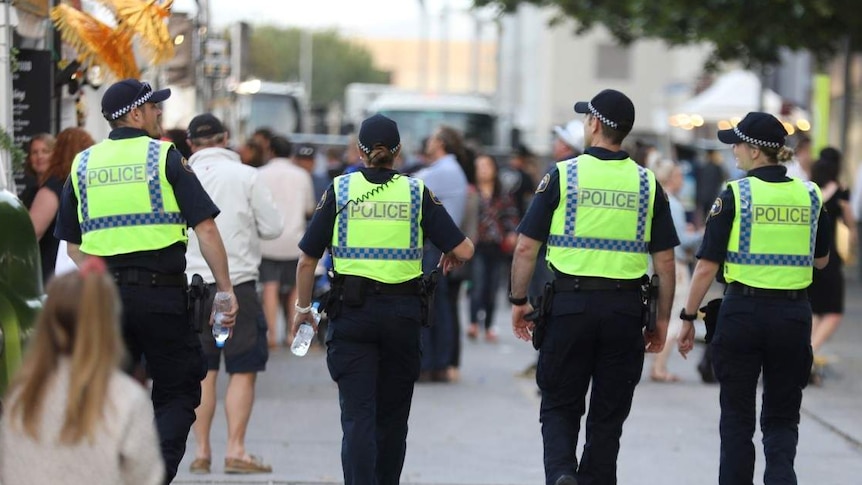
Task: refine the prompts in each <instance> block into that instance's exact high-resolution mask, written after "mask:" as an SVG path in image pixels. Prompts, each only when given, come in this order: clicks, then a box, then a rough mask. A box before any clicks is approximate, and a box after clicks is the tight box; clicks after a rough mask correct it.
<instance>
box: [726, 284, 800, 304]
mask: <svg viewBox="0 0 862 485" xmlns="http://www.w3.org/2000/svg"><path fill="white" fill-rule="evenodd" d="M724 294H725V295H732V296H749V297H755V298H778V299H782V300H807V299H808V290H806V289H805V288H803V289H801V290H773V289H767V288H755V287H753V286H748V285H745V284H742V283H737V282H733V283H730V284H729V285H727V288H726V289H725V290H724Z"/></svg>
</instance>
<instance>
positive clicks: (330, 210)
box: [299, 184, 337, 259]
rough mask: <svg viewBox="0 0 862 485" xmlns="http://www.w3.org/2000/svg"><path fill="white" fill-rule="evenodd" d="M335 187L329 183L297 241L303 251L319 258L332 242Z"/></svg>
mask: <svg viewBox="0 0 862 485" xmlns="http://www.w3.org/2000/svg"><path fill="white" fill-rule="evenodd" d="M336 213H337V211H336V207H335V189H334V188H333V185H332V184H330V185H329V188H328V189H326V192H324V193H323V197H321V198H320V201H319V202H318V203H317V207H316V208H315V209H314V213H313V214H312V215H311V221H310V222H309V223H308V228H307V229H306V230H305V234H304V235H303V236H302V240H300V241H299V249H301V250H302V252H303V253H305V254H307V255H309V256H311V257H313V258H317V259H320V258H322V257H323V253H324V252H326V248H328V247H329V245H330V244H332V231H333V228H334V226H335V215H336Z"/></svg>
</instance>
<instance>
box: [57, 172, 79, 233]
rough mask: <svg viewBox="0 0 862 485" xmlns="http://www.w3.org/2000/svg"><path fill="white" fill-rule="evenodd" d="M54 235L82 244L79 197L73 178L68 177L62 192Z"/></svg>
mask: <svg viewBox="0 0 862 485" xmlns="http://www.w3.org/2000/svg"><path fill="white" fill-rule="evenodd" d="M54 237H56V238H57V239H58V240H61V241H68V242H70V243H72V244H81V225H80V224H79V223H78V198H77V197H75V190H74V188H73V187H72V179H71V178H67V179H66V183H64V184H63V190H62V191H61V192H60V208H59V210H58V211H57V224H56V225H55V226H54Z"/></svg>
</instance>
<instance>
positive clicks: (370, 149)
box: [356, 141, 401, 155]
mask: <svg viewBox="0 0 862 485" xmlns="http://www.w3.org/2000/svg"><path fill="white" fill-rule="evenodd" d="M356 144H357V145H359V149H360V150H362V153H364V154H366V155H369V154H370V153H371V151H372V150H373V148H369V147H367V146H365V145H363V144H362V142H361V141H358V142H356ZM387 148H389V151H390V152H392V153H395V152H397V151H398V149H400V148H401V144H400V143H399V144H397V145H395V146H394V147H387Z"/></svg>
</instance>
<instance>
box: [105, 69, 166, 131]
mask: <svg viewBox="0 0 862 485" xmlns="http://www.w3.org/2000/svg"><path fill="white" fill-rule="evenodd" d="M169 97H171V90H170V89H160V90H158V91H153V87H152V86H150V83H147V82H141V81H138V80H137V79H123V80H122V81H119V82H116V83H114V84H112V85H111V87H109V88H108V89H107V90H106V91H105V94H104V95H103V96H102V116H104V117H105V119H106V120H108V121H114V120H116V119H119V118H121V117H122V116H123V115H125V114H126V113H128V112H129V111H132V110H133V109H135V108H137V107H139V106H141V105H143V104H144V103H161V102H162V101H164V100H166V99H168V98H169Z"/></svg>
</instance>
